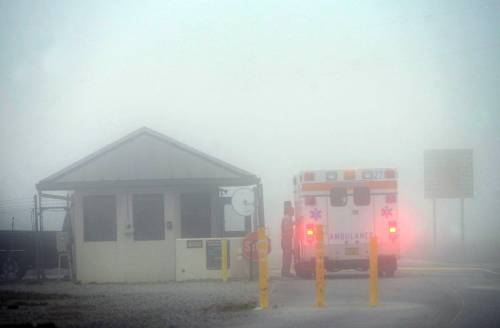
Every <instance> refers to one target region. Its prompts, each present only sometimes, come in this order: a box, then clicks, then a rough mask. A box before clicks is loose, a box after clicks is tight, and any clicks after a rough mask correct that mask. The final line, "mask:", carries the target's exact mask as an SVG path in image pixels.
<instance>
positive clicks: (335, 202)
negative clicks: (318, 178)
mask: <svg viewBox="0 0 500 328" xmlns="http://www.w3.org/2000/svg"><path fill="white" fill-rule="evenodd" d="M346 204H347V190H346V189H345V188H343V187H334V188H332V189H331V190H330V205H332V206H335V207H342V206H346Z"/></svg>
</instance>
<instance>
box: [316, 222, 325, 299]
mask: <svg viewBox="0 0 500 328" xmlns="http://www.w3.org/2000/svg"><path fill="white" fill-rule="evenodd" d="M324 257H325V245H324V244H323V225H321V224H318V225H316V306H317V307H324V306H325V262H324Z"/></svg>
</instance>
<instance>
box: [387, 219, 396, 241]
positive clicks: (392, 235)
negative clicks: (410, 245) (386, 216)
mask: <svg viewBox="0 0 500 328" xmlns="http://www.w3.org/2000/svg"><path fill="white" fill-rule="evenodd" d="M397 233H398V225H397V222H396V221H389V239H391V240H394V239H396V237H397Z"/></svg>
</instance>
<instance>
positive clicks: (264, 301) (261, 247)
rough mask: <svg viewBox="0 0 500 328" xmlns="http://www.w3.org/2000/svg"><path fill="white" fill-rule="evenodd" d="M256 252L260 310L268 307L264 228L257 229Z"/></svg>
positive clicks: (266, 246)
mask: <svg viewBox="0 0 500 328" xmlns="http://www.w3.org/2000/svg"><path fill="white" fill-rule="evenodd" d="M257 231H258V237H259V239H258V242H257V251H258V254H259V296H260V297H259V298H260V308H261V309H267V308H268V306H269V289H268V266H267V250H268V245H267V237H266V231H265V230H264V227H260V228H258V230H257Z"/></svg>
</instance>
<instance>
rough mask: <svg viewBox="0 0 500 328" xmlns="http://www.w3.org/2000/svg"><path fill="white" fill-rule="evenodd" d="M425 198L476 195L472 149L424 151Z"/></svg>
mask: <svg viewBox="0 0 500 328" xmlns="http://www.w3.org/2000/svg"><path fill="white" fill-rule="evenodd" d="M424 194H425V198H430V199H437V198H461V199H462V198H471V197H473V195H474V175H473V151H472V149H430V150H426V151H424Z"/></svg>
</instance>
